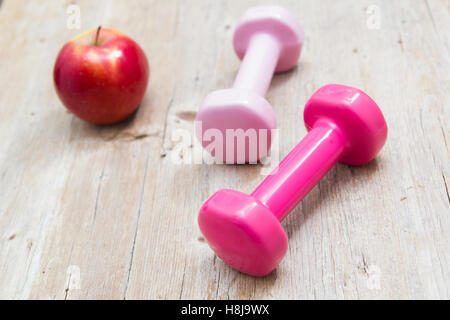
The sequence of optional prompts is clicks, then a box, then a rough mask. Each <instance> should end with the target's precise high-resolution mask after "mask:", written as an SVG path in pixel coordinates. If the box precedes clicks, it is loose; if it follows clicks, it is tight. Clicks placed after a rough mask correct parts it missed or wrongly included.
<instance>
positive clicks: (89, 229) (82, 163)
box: [0, 0, 450, 299]
mask: <svg viewBox="0 0 450 320" xmlns="http://www.w3.org/2000/svg"><path fill="white" fill-rule="evenodd" d="M264 2H265V1H250V0H245V1H243V0H240V1H238V0H235V1H215V0H210V1H200V0H196V1H167V0H164V1H163V0H158V1H156V0H155V1H119V0H117V1H110V0H103V1H88V0H85V1H65V2H63V1H24V0H23V1H17V0H5V1H3V3H2V5H1V7H0V48H1V50H0V66H1V69H0V71H1V72H0V88H1V95H0V135H1V138H0V298H7V299H11V298H13V299H17V298H38V299H80V298H88V299H91V298H101V299H111V298H113V299H189V298H196V299H228V298H229V299H243V298H249V299H254V298H255V299H275V298H287V299H324V298H332V299H334V298H337V299H358V298H364V299H372V298H388V299H397V298H401V299H408V298H425V299H429V298H440V299H448V298H449V288H450V283H449V273H450V272H449V271H450V270H449V252H450V243H449V213H450V210H449V209H450V205H449V191H448V188H449V186H448V184H449V181H450V175H449V163H450V161H449V160H450V157H449V149H448V143H449V98H450V95H449V86H450V82H449V74H450V67H449V42H450V33H449V32H448V31H449V30H450V13H449V7H450V2H449V1H448V0H428V1H419V0H410V1H388V0H385V1H381V0H370V1H369V0H363V1H349V0H348V1H334V0H320V1H313V0H303V1H298V0H291V1H287V0H286V1H279V3H280V4H282V5H284V6H286V7H287V8H289V9H290V10H292V12H293V13H294V14H295V16H297V17H298V19H299V21H301V23H302V25H303V27H304V29H305V32H306V43H305V45H304V50H303V53H302V56H301V59H300V62H299V64H298V66H297V67H296V68H295V69H294V70H292V71H291V72H287V73H284V74H281V75H277V76H276V77H275V78H274V79H273V82H272V85H271V87H270V89H269V92H268V96H267V99H268V100H269V101H270V102H271V104H272V105H273V107H274V110H275V112H276V115H277V118H278V126H279V128H280V137H281V139H280V142H279V145H280V146H279V149H280V157H283V156H285V155H286V154H287V153H288V151H289V150H290V149H291V148H292V147H293V146H294V145H295V144H296V143H297V142H298V141H299V140H300V139H301V137H303V136H304V135H305V133H306V130H305V128H304V125H303V121H302V110H303V106H304V104H305V102H306V100H307V99H308V97H309V96H310V95H311V94H312V93H313V92H314V91H315V90H316V89H317V88H319V87H320V86H321V85H323V84H327V83H342V84H347V85H352V86H356V87H358V88H360V89H362V90H364V91H366V92H367V93H368V94H369V95H370V96H372V97H373V98H374V99H375V100H376V101H377V103H378V104H379V105H380V107H381V108H382V110H383V112H384V115H385V117H386V120H387V122H388V127H389V137H388V141H387V144H386V146H385V147H384V149H383V150H382V151H381V153H380V154H379V156H378V157H377V159H376V160H375V161H373V162H372V163H370V164H369V165H366V166H364V167H353V168H351V167H348V166H345V165H337V166H336V167H335V168H333V169H332V170H331V172H330V173H329V174H328V175H327V176H326V178H324V179H323V180H322V181H321V182H320V183H319V185H318V186H317V187H316V188H315V189H314V190H313V191H312V192H311V193H310V194H309V195H308V196H307V197H306V198H305V199H304V200H303V202H302V203H301V204H300V205H299V206H298V207H297V208H296V210H295V211H293V212H292V213H291V215H290V216H289V217H288V218H287V219H286V220H285V221H284V222H283V226H284V228H285V230H286V231H287V234H288V237H289V251H288V253H287V255H286V257H285V259H284V260H283V262H282V263H281V264H280V266H279V267H278V268H277V269H276V271H274V272H273V273H271V274H270V275H269V276H267V277H265V278H253V277H250V276H246V275H243V274H240V273H238V272H236V271H234V270H232V269H231V268H229V267H228V266H226V265H225V264H224V263H223V262H222V261H221V260H220V259H217V258H216V257H215V255H214V254H213V252H212V251H211V250H210V249H209V248H208V245H207V244H206V243H205V241H204V239H203V238H202V236H201V233H200V231H199V229H198V226H197V221H196V218H197V212H198V209H199V208H200V206H201V204H202V203H203V202H204V201H205V200H206V199H207V198H208V197H209V196H210V195H211V194H212V193H213V192H215V191H216V190H218V189H221V188H233V189H238V190H240V191H243V192H251V191H252V190H253V188H255V186H257V185H258V183H259V182H260V181H261V180H262V179H263V178H264V177H263V176H262V175H261V174H260V170H261V165H254V166H251V165H247V166H224V165H214V166H209V165H206V164H203V165H199V164H176V163H175V162H174V159H177V158H180V157H182V156H183V153H180V151H179V150H180V148H178V146H177V144H178V142H177V140H176V139H173V134H174V132H177V130H179V129H185V130H189V131H192V129H193V119H194V117H195V112H196V110H197V109H198V107H199V105H200V103H201V101H202V99H203V97H204V96H205V95H206V94H207V93H208V92H210V91H212V90H214V89H217V88H224V87H227V86H230V85H231V84H232V82H233V78H234V76H235V74H236V72H237V70H238V67H239V60H238V59H237V58H236V56H235V54H234V52H233V48H232V43H231V39H232V34H233V27H234V25H235V23H236V20H237V18H238V17H239V16H240V15H241V14H242V12H243V11H244V10H245V9H246V8H247V7H249V6H251V5H255V4H258V3H264ZM269 2H271V3H273V2H274V1H269ZM73 3H75V4H77V5H79V7H80V8H81V29H80V30H76V29H75V30H71V29H68V28H67V26H66V20H67V17H68V14H67V12H66V9H67V7H68V6H69V5H70V4H73ZM372 5H376V6H377V7H376V8H378V9H379V12H378V13H379V15H378V17H379V18H380V20H379V21H380V25H379V28H378V29H377V28H373V24H372V22H373V21H372V20H370V21H368V19H372V18H373V15H371V12H372V11H370V10H372V9H373V7H372V9H369V13H368V12H367V10H368V8H369V7H370V6H372ZM99 24H101V25H103V26H111V27H114V28H116V29H119V30H121V31H123V32H124V33H126V34H128V35H130V36H131V37H133V38H134V39H135V40H136V41H137V42H139V43H140V44H141V46H142V47H143V48H144V50H145V51H146V53H147V55H148V58H149V60H150V64H151V81H150V84H149V88H148V91H147V94H146V96H145V98H144V100H143V102H142V105H141V107H140V109H139V110H138V112H137V114H136V115H135V116H134V117H132V118H131V119H129V120H127V121H126V122H124V123H122V124H119V125H115V126H108V127H98V126H93V125H89V124H87V123H84V122H82V121H81V120H79V119H76V118H74V116H72V115H71V114H70V113H68V112H67V111H66V110H65V108H64V107H63V106H62V105H61V103H60V101H59V100H58V98H57V96H56V93H55V90H54V88H53V83H52V68H53V63H54V60H55V57H56V55H57V53H58V50H59V49H60V48H61V47H62V45H63V44H64V43H65V42H66V41H68V40H69V39H71V38H72V37H73V36H75V35H76V34H78V33H80V32H81V31H84V30H88V29H91V28H95V27H96V26H98V25H99ZM188 149H189V148H188ZM184 156H186V154H184Z"/></svg>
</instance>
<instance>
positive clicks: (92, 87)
mask: <svg viewBox="0 0 450 320" xmlns="http://www.w3.org/2000/svg"><path fill="white" fill-rule="evenodd" d="M149 73H150V70H149V65H148V61H147V57H146V56H145V53H144V51H142V49H141V47H139V45H138V44H137V43H136V42H134V41H133V40H132V39H130V38H129V37H127V36H126V35H124V34H123V33H121V32H119V31H117V30H114V29H108V28H101V27H99V28H98V29H95V30H91V31H88V32H85V33H83V34H80V35H79V36H77V37H75V38H74V39H73V40H71V41H69V42H68V43H66V44H65V45H64V47H63V48H62V49H61V51H60V52H59V54H58V57H57V59H56V63H55V68H54V71H53V79H54V82H55V88H56V92H57V93H58V96H59V98H60V99H61V101H62V103H63V104H64V105H65V106H66V107H67V109H69V110H70V111H71V112H72V113H73V114H75V115H76V116H78V117H80V118H81V119H83V120H86V121H88V122H91V123H95V124H111V123H115V122H119V121H121V120H123V119H125V118H126V117H128V116H129V115H130V114H131V113H133V111H134V110H136V108H137V107H138V106H139V104H140V103H141V101H142V98H143V97H144V94H145V90H146V88H147V83H148V78H149Z"/></svg>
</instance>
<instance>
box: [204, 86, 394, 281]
mask: <svg viewBox="0 0 450 320" xmlns="http://www.w3.org/2000/svg"><path fill="white" fill-rule="evenodd" d="M303 117H304V121H305V125H306V128H307V129H308V131H309V133H308V134H307V135H306V136H305V137H304V138H303V140H302V141H301V142H300V143H299V144H298V145H297V146H296V147H294V149H293V150H292V151H291V152H290V153H289V154H288V155H287V156H286V157H285V158H284V159H283V161H281V162H280V164H279V165H278V168H277V169H275V170H274V171H273V173H272V174H271V175H269V176H268V177H267V178H266V179H265V180H264V181H263V182H262V183H261V184H260V185H259V186H258V187H257V189H256V190H255V191H254V192H253V193H252V194H251V195H247V194H244V193H242V192H239V191H234V190H228V189H223V190H219V191H217V192H216V193H215V194H213V195H212V196H211V198H209V199H208V200H207V201H206V202H205V203H204V205H203V206H202V208H201V209H200V213H199V216H198V223H199V227H200V230H201V232H202V233H203V235H204V236H205V239H206V240H207V241H208V244H209V246H210V247H211V248H212V249H213V250H214V251H215V253H216V254H217V256H218V257H219V258H220V259H222V260H223V261H224V262H225V263H227V264H228V265H230V266H232V267H233V268H235V269H237V270H239V271H241V272H243V273H247V274H250V275H254V276H264V275H267V274H268V273H270V272H271V271H272V270H273V269H274V268H276V266H277V265H278V264H279V263H280V262H281V260H282V259H283V257H284V255H285V254H286V252H287V248H288V243H287V236H286V234H285V232H284V230H283V228H282V226H281V224H280V221H281V220H283V219H284V218H285V217H286V215H287V214H288V213H289V212H290V211H292V210H293V209H294V207H295V206H296V205H297V204H298V203H299V202H300V201H301V200H302V199H303V198H304V197H305V195H306V194H307V193H308V192H309V191H310V190H311V189H312V188H313V187H314V186H315V185H316V184H317V183H318V182H319V180H320V179H321V178H322V177H323V176H324V175H325V174H326V173H327V172H328V171H329V170H330V169H331V168H332V167H333V165H335V164H336V162H338V161H340V162H343V163H346V164H349V165H363V164H366V163H368V162H369V161H371V160H372V159H373V158H374V157H375V156H376V155H377V153H378V152H379V151H380V150H381V148H382V147H383V145H384V143H385V141H386V138H387V125H386V121H385V119H384V117H383V114H382V113H381V111H380V109H379V108H378V106H377V105H376V103H375V102H374V101H373V100H372V99H371V98H370V97H369V96H368V95H367V94H365V93H364V92H362V91H361V90H359V89H356V88H352V87H348V86H344V85H337V84H329V85H326V86H323V87H321V88H320V89H319V90H317V91H316V92H315V93H314V94H313V95H312V97H311V98H310V99H309V100H308V101H307V103H306V106H305V110H304V112H303Z"/></svg>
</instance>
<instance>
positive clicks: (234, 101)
mask: <svg viewBox="0 0 450 320" xmlns="http://www.w3.org/2000/svg"><path fill="white" fill-rule="evenodd" d="M303 39H304V35H303V31H302V28H301V27H300V25H299V24H298V22H297V21H296V19H295V17H294V16H293V15H292V14H291V13H290V12H289V11H288V10H286V9H284V8H282V7H278V6H259V7H254V8H250V9H248V10H247V11H246V12H245V13H244V15H243V16H242V17H241V19H240V20H239V23H238V26H237V28H236V31H235V32H234V40H233V44H234V49H235V51H236V53H237V55H238V56H239V58H240V59H242V63H241V67H240V69H239V73H238V75H237V77H236V79H235V81H234V85H233V87H232V88H231V89H224V90H217V91H214V92H212V93H210V94H209V95H208V96H207V97H206V98H205V99H204V101H203V103H202V105H201V107H200V109H199V111H198V113H197V118H196V120H197V121H198V122H197V123H201V130H200V129H199V127H198V126H197V128H196V135H197V137H198V139H199V140H200V141H201V143H202V145H203V147H205V148H206V149H207V150H208V149H210V148H208V146H214V147H215V149H214V150H208V151H209V152H210V153H211V154H212V155H213V156H214V157H215V158H216V159H218V160H220V161H222V162H225V163H243V162H256V161H257V160H258V159H259V158H262V157H264V156H265V155H266V154H267V152H268V150H269V149H270V144H271V129H274V128H275V127H276V118H275V114H274V112H273V110H272V107H271V106H270V104H269V102H267V100H266V99H264V95H265V94H266V91H267V88H268V87H269V84H270V82H271V79H272V77H273V74H274V72H282V71H287V70H289V69H291V68H293V67H294V66H295V65H296V64H297V61H298V58H299V56H300V52H301V48H302V44H303ZM208 130H209V133H208ZM227 130H228V131H227ZM227 132H228V135H227ZM218 135H219V136H220V137H218ZM216 139H221V141H220V140H218V141H216ZM239 139H243V140H240V141H241V142H239ZM244 141H245V142H244ZM213 142H214V143H213ZM211 148H213V147H211ZM217 149H219V150H217Z"/></svg>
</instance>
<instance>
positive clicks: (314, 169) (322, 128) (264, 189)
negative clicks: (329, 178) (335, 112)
mask: <svg viewBox="0 0 450 320" xmlns="http://www.w3.org/2000/svg"><path fill="white" fill-rule="evenodd" d="M345 144H346V141H345V138H344V136H343V135H342V134H341V133H340V132H339V130H338V129H337V128H335V127H333V126H330V125H328V124H327V123H323V124H320V125H318V126H317V127H315V128H314V129H312V130H311V131H310V132H309V133H308V134H307V135H306V137H305V138H304V139H303V140H302V141H300V143H299V144H298V145H297V146H296V147H295V148H294V149H293V150H292V151H291V152H290V153H289V154H288V155H287V156H286V157H285V158H284V159H283V160H282V161H281V162H280V164H279V165H278V168H277V169H275V171H274V173H272V174H270V175H269V176H268V177H267V178H266V179H265V180H264V181H263V182H262V183H261V184H260V185H259V186H258V187H257V188H256V190H255V191H254V192H253V193H252V194H251V195H252V196H253V197H254V198H255V199H258V200H259V201H261V202H262V203H263V204H264V205H265V206H267V207H268V208H269V209H270V211H272V213H273V214H274V215H275V216H276V217H277V219H278V220H279V221H282V220H283V219H284V218H285V217H286V216H287V215H288V214H289V212H291V211H292V210H293V209H294V208H295V207H296V206H297V204H298V203H299V202H300V201H301V200H302V199H303V198H304V197H305V196H306V195H307V194H308V192H309V191H311V189H312V188H313V187H314V186H315V185H316V184H317V183H318V182H319V181H320V180H321V179H322V178H323V176H325V174H326V173H327V172H328V171H329V170H330V169H331V168H332V167H333V166H334V165H335V164H336V163H337V162H338V161H339V158H340V157H341V155H342V153H343V151H344V146H345Z"/></svg>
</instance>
